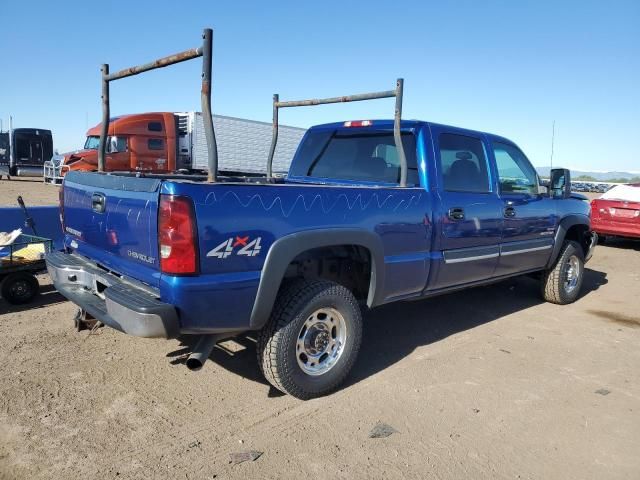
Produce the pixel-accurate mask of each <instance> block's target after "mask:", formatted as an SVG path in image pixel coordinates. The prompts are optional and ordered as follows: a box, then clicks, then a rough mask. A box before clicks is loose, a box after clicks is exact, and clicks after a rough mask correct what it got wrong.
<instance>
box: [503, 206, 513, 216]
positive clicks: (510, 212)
mask: <svg viewBox="0 0 640 480" xmlns="http://www.w3.org/2000/svg"><path fill="white" fill-rule="evenodd" d="M504 216H505V217H506V218H513V217H515V216H516V209H515V208H513V207H505V209H504Z"/></svg>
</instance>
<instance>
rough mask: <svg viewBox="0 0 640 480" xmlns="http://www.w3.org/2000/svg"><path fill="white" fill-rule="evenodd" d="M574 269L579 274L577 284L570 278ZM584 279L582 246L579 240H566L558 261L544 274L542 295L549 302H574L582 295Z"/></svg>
mask: <svg viewBox="0 0 640 480" xmlns="http://www.w3.org/2000/svg"><path fill="white" fill-rule="evenodd" d="M574 259H575V260H574ZM572 263H573V267H572ZM572 269H573V271H574V272H576V275H577V277H576V282H575V284H574V283H573V282H570V279H569V276H570V275H571V273H572V272H571V270H572ZM583 280H584V253H583V252H582V248H581V247H580V244H578V243H577V242H573V241H569V240H565V242H564V244H563V246H562V250H561V251H560V255H559V256H558V259H557V260H556V263H555V264H554V265H553V267H552V268H550V269H549V270H547V271H545V272H544V273H543V275H542V281H541V287H542V296H543V297H544V299H545V300H546V301H547V302H551V303H556V304H558V305H566V304H568V303H573V302H574V301H575V300H576V299H577V298H578V296H579V295H580V289H581V288H582V282H583Z"/></svg>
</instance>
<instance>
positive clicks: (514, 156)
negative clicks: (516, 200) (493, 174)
mask: <svg viewBox="0 0 640 480" xmlns="http://www.w3.org/2000/svg"><path fill="white" fill-rule="evenodd" d="M493 153H494V155H495V157H496V165H497V167H498V179H499V181H500V193H522V194H526V195H537V194H538V175H537V174H536V171H535V169H534V168H533V166H532V165H531V163H530V162H529V160H528V159H527V157H525V155H524V153H522V152H521V151H520V150H519V149H518V148H517V147H515V146H513V145H509V144H506V143H500V142H494V143H493Z"/></svg>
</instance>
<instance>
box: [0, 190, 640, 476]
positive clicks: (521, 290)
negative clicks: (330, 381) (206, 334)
mask: <svg viewBox="0 0 640 480" xmlns="http://www.w3.org/2000/svg"><path fill="white" fill-rule="evenodd" d="M20 183H22V182H20ZM8 184H9V183H7V182H6V181H2V182H0V185H1V187H0V188H2V189H4V188H5V185H8ZM17 184H18V182H15V183H11V185H17ZM25 184H26V183H25ZM29 185H30V186H31V185H33V187H34V188H31V187H29V188H28V189H27V190H25V191H23V192H19V193H22V194H23V196H25V199H27V198H29V199H31V202H35V201H37V200H36V199H38V198H40V199H41V200H42V201H45V198H48V197H47V195H50V196H51V198H53V199H54V201H55V196H56V194H57V193H56V192H55V190H56V189H55V188H53V187H47V186H42V185H40V186H39V188H37V189H36V188H35V185H36V184H35V183H34V184H32V183H29ZM41 189H42V192H40V190H41ZM36 190H38V192H39V193H37V192H36ZM4 193H5V191H3V192H2V197H3V198H4V197H5V195H4ZM14 193H15V192H12V193H11V195H13V194H14ZM27 195H30V197H27ZM639 252H640V243H632V242H615V243H610V244H607V246H600V247H598V248H597V250H596V253H595V255H594V258H593V259H592V261H591V262H590V263H589V264H588V268H587V271H586V279H585V280H586V284H585V286H584V292H583V293H584V294H583V296H582V298H580V299H579V301H578V302H577V303H575V304H573V305H570V306H563V307H562V306H556V305H551V304H547V303H543V302H542V301H541V300H540V296H539V293H538V283H537V282H536V281H535V280H533V279H530V278H519V279H514V280H510V281H507V282H502V283H500V284H496V285H493V286H489V287H481V288H476V289H473V290H468V291H465V292H460V293H456V294H451V295H447V296H442V297H438V298H433V299H430V300H425V301H420V302H411V303H402V304H395V305H390V306H386V307H382V308H379V309H376V310H374V311H372V312H370V313H368V314H367V315H366V320H365V322H366V323H365V339H364V344H363V348H362V351H361V354H360V357H359V360H358V362H357V364H356V366H355V369H354V371H353V374H352V375H351V377H350V379H349V381H348V383H347V385H345V386H344V388H342V389H341V390H340V391H338V392H337V393H335V394H333V395H330V396H328V397H325V398H321V399H316V400H311V401H307V402H302V401H299V400H296V399H293V398H291V397H288V396H282V395H280V394H279V393H278V392H277V391H275V390H274V389H272V388H270V387H269V385H268V384H267V383H266V382H265V380H264V379H263V378H262V376H261V375H260V372H259V370H258V366H257V363H256V361H255V344H254V342H253V339H251V338H249V337H242V338H239V339H237V340H233V341H228V342H225V343H224V344H222V345H221V346H220V347H219V348H217V349H215V350H214V352H213V354H212V355H211V360H210V361H208V362H207V364H206V365H205V367H204V368H203V369H202V370H201V371H199V372H190V371H188V370H187V369H186V367H185V365H184V360H185V354H186V352H187V351H188V348H187V347H186V346H185V344H184V343H181V342H179V341H175V340H172V341H162V340H145V339H139V338H133V337H128V336H126V335H123V334H120V333H117V332H115V331H113V330H110V329H108V328H101V329H98V330H96V331H95V332H92V333H89V332H87V331H84V332H80V333H78V332H75V331H74V330H73V325H72V316H73V314H74V312H75V309H74V307H73V305H72V304H70V303H68V302H66V301H64V299H63V298H62V297H61V296H60V295H59V294H58V293H56V292H55V291H54V290H53V289H52V288H51V286H50V284H49V283H48V280H47V278H46V277H45V276H42V277H41V279H40V280H41V283H42V285H43V288H42V291H43V293H42V295H41V296H40V298H39V299H38V301H37V302H36V303H35V304H32V305H30V306H29V307H28V308H17V307H13V306H9V305H8V304H7V303H6V302H4V300H0V338H2V340H1V341H0V378H1V379H2V380H1V382H0V478H7V479H16V478H18V479H22V478H24V479H27V478H28V479H39V478H46V479H86V478H127V479H128V478H144V479H149V478H172V479H173V478H176V479H177V478H185V479H212V478H243V479H247V478H349V479H351V478H358V479H359V478H363V479H365V478H366V479H369V478H385V479H389V478H420V479H424V478H438V479H440V478H474V479H484V478H486V479H494V478H511V479H513V478H524V479H528V478H531V479H534V478H545V479H546V478H562V479H590V478H593V479H602V478H607V479H612V478H628V479H637V478H640V456H639V455H638V447H639V446H640V444H639V439H640V370H639V369H638V366H639V365H640V349H638V344H639V343H640V316H639V313H638V311H639V310H638V298H639V297H640V253H639ZM379 423H384V424H386V425H389V426H391V427H392V428H393V429H394V430H395V433H392V434H391V435H390V436H388V437H386V438H369V434H370V432H371V430H372V429H374V427H376V425H377V424H379ZM378 430H379V431H380V430H382V431H384V430H385V429H384V428H380V426H379V427H378ZM252 451H257V452H263V454H262V455H261V456H259V457H258V458H257V459H255V460H253V461H252V460H251V459H252V458H254V457H255V456H256V455H251V454H250V453H247V454H246V455H240V456H234V457H232V454H237V453H241V454H244V453H246V452H252ZM232 458H233V459H234V460H238V458H239V459H244V458H249V460H248V461H246V462H244V463H238V464H236V463H234V462H233V461H232Z"/></svg>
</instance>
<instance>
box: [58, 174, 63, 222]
mask: <svg viewBox="0 0 640 480" xmlns="http://www.w3.org/2000/svg"><path fill="white" fill-rule="evenodd" d="M58 201H59V202H60V212H59V214H60V227H62V233H64V181H63V182H62V185H60V190H58Z"/></svg>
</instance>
